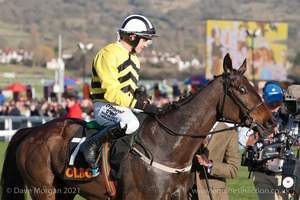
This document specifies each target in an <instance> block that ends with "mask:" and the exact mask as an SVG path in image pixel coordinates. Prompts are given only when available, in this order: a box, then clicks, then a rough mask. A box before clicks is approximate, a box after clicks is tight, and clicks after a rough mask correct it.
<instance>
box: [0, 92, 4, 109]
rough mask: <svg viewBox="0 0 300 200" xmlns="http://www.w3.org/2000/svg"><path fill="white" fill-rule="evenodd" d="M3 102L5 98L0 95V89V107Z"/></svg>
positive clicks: (0, 93)
mask: <svg viewBox="0 0 300 200" xmlns="http://www.w3.org/2000/svg"><path fill="white" fill-rule="evenodd" d="M4 102H5V96H4V95H3V94H2V89H0V105H2V104H3V103H4Z"/></svg>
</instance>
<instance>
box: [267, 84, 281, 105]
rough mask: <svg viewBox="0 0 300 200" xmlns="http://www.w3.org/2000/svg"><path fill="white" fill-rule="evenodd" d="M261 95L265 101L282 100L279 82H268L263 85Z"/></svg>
mask: <svg viewBox="0 0 300 200" xmlns="http://www.w3.org/2000/svg"><path fill="white" fill-rule="evenodd" d="M263 95H264V98H265V101H266V102H267V103H272V102H276V101H282V100H283V90H282V88H281V86H280V85H279V84H276V83H270V84H267V85H265V87H264V89H263Z"/></svg>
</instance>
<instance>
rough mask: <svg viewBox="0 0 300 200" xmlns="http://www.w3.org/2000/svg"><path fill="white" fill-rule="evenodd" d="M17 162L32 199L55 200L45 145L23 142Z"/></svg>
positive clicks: (48, 155)
mask: <svg viewBox="0 0 300 200" xmlns="http://www.w3.org/2000/svg"><path fill="white" fill-rule="evenodd" d="M17 162H18V169H19V171H20V173H21V174H22V177H23V179H24V181H25V183H26V184H27V187H28V190H29V191H28V192H29V193H30V195H31V197H32V199H33V200H55V187H54V185H53V183H54V177H55V176H54V174H53V172H52V170H51V156H50V152H49V149H48V147H47V145H45V144H33V143H28V142H24V143H23V144H22V145H21V146H20V148H19V149H18V151H17Z"/></svg>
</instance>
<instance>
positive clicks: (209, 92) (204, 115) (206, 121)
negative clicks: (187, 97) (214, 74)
mask: <svg viewBox="0 0 300 200" xmlns="http://www.w3.org/2000/svg"><path fill="white" fill-rule="evenodd" d="M223 94H224V93H223V86H222V82H221V80H220V77H219V78H217V79H216V80H214V81H213V82H211V83H210V84H208V85H207V86H205V88H203V89H202V91H200V92H199V93H198V94H197V95H196V96H195V97H194V98H193V99H192V101H191V102H190V103H188V104H185V105H184V106H182V109H183V110H184V112H190V113H192V115H191V118H190V120H189V121H191V122H193V129H195V130H197V131H196V132H197V133H208V132H209V131H210V130H211V128H212V127H213V125H214V124H215V123H216V119H217V116H216V115H217V109H218V108H217V106H218V103H219V101H220V99H221V98H222V97H221V96H222V95H223ZM179 120H181V119H180V116H179ZM205 135H206V134H205Z"/></svg>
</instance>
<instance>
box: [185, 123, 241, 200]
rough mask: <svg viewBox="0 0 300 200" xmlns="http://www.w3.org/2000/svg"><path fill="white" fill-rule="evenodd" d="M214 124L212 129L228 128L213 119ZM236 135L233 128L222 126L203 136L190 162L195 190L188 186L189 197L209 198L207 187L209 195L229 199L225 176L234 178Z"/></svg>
mask: <svg viewBox="0 0 300 200" xmlns="http://www.w3.org/2000/svg"><path fill="white" fill-rule="evenodd" d="M214 128H215V129H216V130H222V129H228V125H227V124H225V123H219V122H217V123H216V124H215V126H214ZM237 136H238V134H237V132H236V131H235V130H229V131H228V130H226V131H223V132H220V133H216V134H213V135H208V136H207V138H206V140H205V142H203V145H202V146H201V148H200V150H199V154H197V155H196V163H194V167H195V168H194V169H195V170H196V174H195V175H196V177H195V178H196V183H195V184H196V186H197V190H191V191H192V192H191V193H190V195H192V197H189V198H188V199H190V200H196V199H199V200H209V199H210V195H209V191H210V192H211V194H212V197H213V198H212V199H216V200H218V199H222V200H227V199H229V197H228V194H227V189H226V178H231V179H233V178H236V177H237V175H238V172H239V167H240V160H239V150H238V137H237ZM206 145H207V146H206ZM204 170H205V171H204ZM205 173H206V174H207V176H208V183H209V187H208V185H207V184H206V179H205ZM193 191H197V193H195V192H193Z"/></svg>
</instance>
